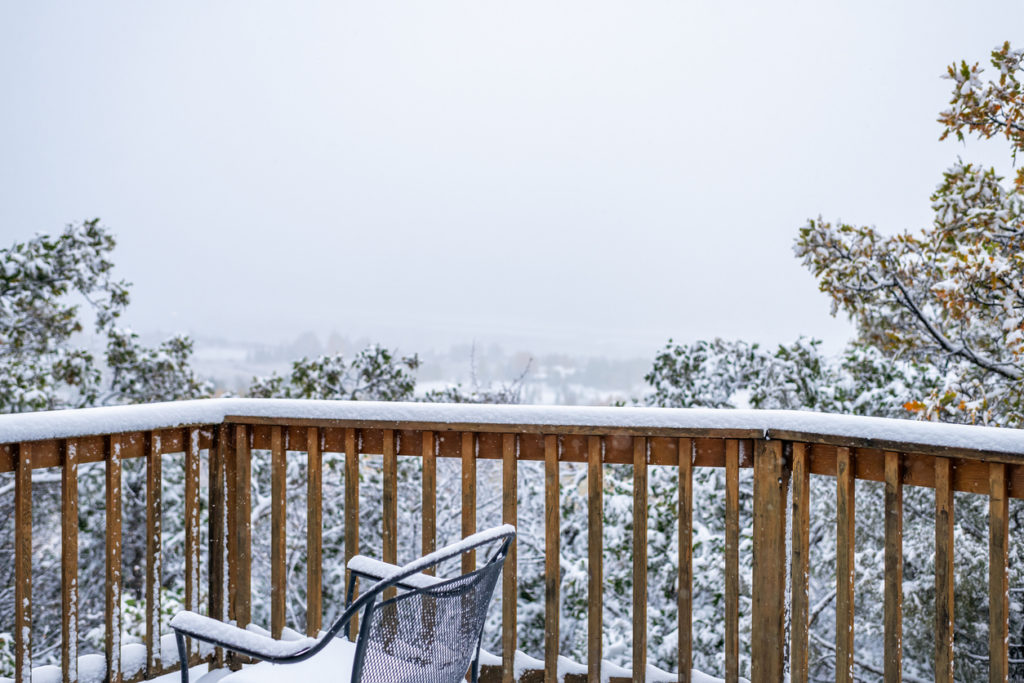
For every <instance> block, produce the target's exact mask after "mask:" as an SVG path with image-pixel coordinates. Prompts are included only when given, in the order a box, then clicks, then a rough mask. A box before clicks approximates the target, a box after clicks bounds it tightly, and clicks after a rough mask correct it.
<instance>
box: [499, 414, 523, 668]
mask: <svg viewBox="0 0 1024 683" xmlns="http://www.w3.org/2000/svg"><path fill="white" fill-rule="evenodd" d="M517 451H518V448H517V439H516V435H515V434H503V435H502V437H501V460H502V475H501V489H502V490H501V520H502V522H503V523H505V524H511V525H513V526H515V525H517V524H518V523H519V463H518V461H517V456H518V452H517ZM516 562H517V561H516V543H515V541H513V542H512V545H511V546H510V547H509V549H508V556H507V557H506V558H505V564H504V566H503V568H502V570H501V678H502V681H503V683H514V682H515V657H516V648H517V647H518V644H519V638H518V633H517V632H516V631H517V628H516V627H517V624H516V602H517V591H516V583H517V581H518V579H519V577H518V573H519V570H518V565H517V563H516Z"/></svg>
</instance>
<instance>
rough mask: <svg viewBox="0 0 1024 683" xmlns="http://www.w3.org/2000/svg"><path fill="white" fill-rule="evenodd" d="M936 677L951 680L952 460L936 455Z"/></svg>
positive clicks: (950, 682) (937, 679)
mask: <svg viewBox="0 0 1024 683" xmlns="http://www.w3.org/2000/svg"><path fill="white" fill-rule="evenodd" d="M935 680H936V682H938V681H949V683H952V681H953V461H952V460H951V459H949V458H935Z"/></svg>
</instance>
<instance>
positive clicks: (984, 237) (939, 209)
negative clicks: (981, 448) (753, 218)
mask: <svg viewBox="0 0 1024 683" xmlns="http://www.w3.org/2000/svg"><path fill="white" fill-rule="evenodd" d="M991 61H992V65H993V66H994V67H995V68H996V69H997V70H998V78H997V79H996V80H989V81H987V82H985V83H982V80H981V76H982V73H983V70H982V68H981V67H979V66H978V65H977V64H975V65H973V66H968V65H967V63H966V62H962V63H961V64H960V65H959V66H957V65H955V64H954V65H952V66H950V67H949V69H948V74H947V75H948V78H949V79H951V80H952V81H953V97H952V100H951V103H950V104H951V106H950V109H948V110H946V111H944V112H943V113H942V114H941V116H940V118H939V121H940V122H941V123H942V124H943V125H944V131H943V137H946V136H949V135H951V134H953V135H956V136H957V137H958V138H960V139H962V138H963V137H964V133H965V132H966V133H968V134H976V135H978V136H979V137H982V138H990V137H993V136H996V135H1003V136H1004V137H1005V138H1006V139H1007V141H1008V142H1009V143H1010V146H1011V150H1012V153H1013V155H1014V156H1016V154H1017V152H1019V151H1020V150H1021V149H1024V124H1022V118H1021V112H1022V110H1024V93H1022V89H1021V83H1020V78H1021V75H1022V74H1024V68H1022V63H1024V51H1021V50H1012V49H1011V48H1010V45H1009V43H1006V44H1004V45H1003V46H1001V47H999V48H997V49H996V50H994V51H993V52H992V57H991ZM931 201H932V208H933V209H934V212H935V218H934V220H933V223H932V226H931V227H930V228H928V229H925V230H922V231H920V232H919V233H914V232H911V231H904V232H901V233H898V234H896V235H891V236H888V235H883V234H881V233H879V232H878V231H877V230H875V229H874V228H872V227H865V226H856V225H851V224H844V223H836V224H833V223H829V222H826V221H824V220H822V219H821V218H818V219H816V220H810V221H809V222H808V224H807V225H806V226H805V227H804V228H802V229H801V231H800V236H799V237H798V239H797V241H796V245H795V251H796V254H797V256H798V257H799V258H801V259H803V262H804V264H805V265H806V266H807V267H808V268H809V269H810V270H811V272H812V273H814V275H815V276H816V277H817V278H818V280H819V286H820V288H821V290H822V291H823V292H826V293H827V294H829V295H830V296H831V297H832V311H833V314H835V313H836V312H838V311H839V310H843V311H844V312H845V313H847V314H848V315H849V316H850V317H851V318H852V319H853V320H854V321H856V323H857V326H858V335H859V342H860V343H862V344H864V345H867V346H870V347H872V348H874V349H877V350H878V351H879V352H881V353H882V354H884V355H885V356H886V357H887V358H891V359H900V360H905V361H910V362H914V363H918V364H920V365H923V366H927V367H929V368H934V369H935V370H936V371H937V372H939V373H940V375H941V381H940V382H939V383H938V384H936V385H934V386H929V387H918V388H917V389H918V391H916V393H915V394H914V395H912V396H911V397H910V398H909V400H908V408H909V409H911V410H916V411H920V412H921V413H923V414H924V415H925V416H926V417H928V418H929V419H937V420H944V421H957V422H981V423H985V424H1000V425H1009V426H1021V425H1022V424H1024V170H1021V171H1019V172H1018V173H1017V177H1016V180H1015V182H1014V183H1012V184H1007V183H1005V182H1004V179H1003V178H1002V177H1001V176H999V175H998V174H997V173H996V171H995V169H993V168H982V167H979V166H976V165H974V164H970V163H965V162H963V161H957V163H956V164H954V165H953V166H952V167H951V168H950V169H949V170H948V171H946V173H945V174H944V175H943V179H942V182H941V183H939V185H938V187H937V188H936V190H935V192H934V193H933V194H932V197H931Z"/></svg>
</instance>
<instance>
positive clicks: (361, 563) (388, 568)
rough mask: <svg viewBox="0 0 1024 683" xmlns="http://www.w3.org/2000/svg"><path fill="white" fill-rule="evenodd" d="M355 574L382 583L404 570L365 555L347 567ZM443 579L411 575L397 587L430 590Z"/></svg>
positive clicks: (358, 556) (349, 562) (352, 560)
mask: <svg viewBox="0 0 1024 683" xmlns="http://www.w3.org/2000/svg"><path fill="white" fill-rule="evenodd" d="M346 566H347V567H348V568H349V569H350V570H352V572H353V573H354V574H359V575H360V576H365V577H368V578H371V579H376V580H378V581H380V580H381V579H385V578H388V577H389V576H394V575H395V574H398V573H399V571H400V570H401V569H402V568H401V567H399V566H398V565H397V564H389V563H387V562H381V561H380V560H375V559H373V558H372V557H366V556H365V555H356V556H355V557H353V558H352V559H351V560H349V561H348V565H346ZM441 581H443V579H439V578H437V577H436V576H430V575H429V574H422V573H420V574H410V575H409V576H406V577H405V578H403V579H402V580H401V581H398V582H397V583H396V584H395V585H397V586H399V587H400V588H411V589H416V588H429V587H431V586H435V585H437V584H439V583H441Z"/></svg>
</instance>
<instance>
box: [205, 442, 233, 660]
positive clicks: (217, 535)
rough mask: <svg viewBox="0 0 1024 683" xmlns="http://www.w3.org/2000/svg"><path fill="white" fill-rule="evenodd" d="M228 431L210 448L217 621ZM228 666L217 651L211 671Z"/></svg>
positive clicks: (213, 613)
mask: <svg viewBox="0 0 1024 683" xmlns="http://www.w3.org/2000/svg"><path fill="white" fill-rule="evenodd" d="M228 429H229V428H228V427H227V426H226V425H217V426H215V427H214V428H213V442H212V443H211V444H210V462H209V466H210V473H209V488H210V494H209V495H210V498H209V501H210V516H209V525H210V529H209V538H208V542H209V544H210V572H209V576H208V581H209V602H210V605H209V615H210V617H212V618H213V619H223V618H224V550H225V548H224V530H225V520H226V519H227V517H226V515H225V513H226V511H227V499H226V494H225V481H224V479H225V477H224V469H225V463H226V461H227V459H228V453H229V450H228ZM222 666H224V651H223V650H222V649H221V648H217V649H216V650H215V651H214V655H213V659H212V660H210V668H211V669H213V668H219V667H222Z"/></svg>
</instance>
